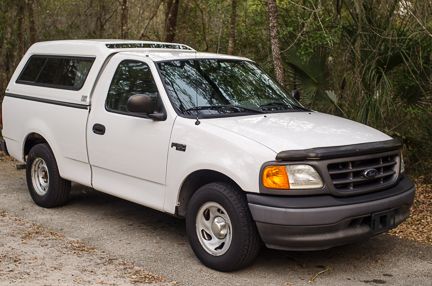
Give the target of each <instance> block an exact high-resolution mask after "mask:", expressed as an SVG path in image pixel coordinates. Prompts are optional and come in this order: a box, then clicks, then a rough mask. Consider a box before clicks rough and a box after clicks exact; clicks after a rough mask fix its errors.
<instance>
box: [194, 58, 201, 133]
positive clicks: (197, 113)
mask: <svg viewBox="0 0 432 286" xmlns="http://www.w3.org/2000/svg"><path fill="white" fill-rule="evenodd" d="M194 64H195V65H196V64H197V63H196V62H194ZM195 108H196V121H195V125H200V124H201V122H200V120H199V110H198V92H195Z"/></svg>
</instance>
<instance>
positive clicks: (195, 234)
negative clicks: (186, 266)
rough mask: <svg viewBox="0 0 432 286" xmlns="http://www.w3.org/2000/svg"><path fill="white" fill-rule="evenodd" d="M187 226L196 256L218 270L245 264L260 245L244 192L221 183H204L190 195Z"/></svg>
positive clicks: (253, 257)
mask: <svg viewBox="0 0 432 286" xmlns="http://www.w3.org/2000/svg"><path fill="white" fill-rule="evenodd" d="M186 229H187V234H188V238H189V242H190V244H191V247H192V249H193V251H194V252H195V254H196V256H197V257H198V258H199V259H200V260H201V262H202V263H203V264H204V265H206V266H208V267H210V268H213V269H216V270H219V271H234V270H238V269H241V268H243V267H246V266H247V265H249V264H251V263H252V262H253V260H254V259H255V257H256V256H257V255H258V252H259V249H260V246H261V242H260V239H259V235H258V233H257V230H256V226H255V222H254V221H253V220H252V217H251V215H250V212H249V208H248V206H247V202H246V198H245V196H244V194H243V193H242V191H240V190H239V189H238V188H237V187H235V186H233V185H231V184H227V183H223V182H220V183H211V184H208V185H205V186H203V187H201V188H200V189H199V190H198V191H197V192H196V193H195V194H194V195H193V196H192V198H191V200H190V201H189V204H188V209H187V215H186Z"/></svg>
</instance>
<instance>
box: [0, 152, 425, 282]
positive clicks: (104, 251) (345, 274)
mask: <svg viewBox="0 0 432 286" xmlns="http://www.w3.org/2000/svg"><path fill="white" fill-rule="evenodd" d="M0 214H3V215H2V216H0V231H1V233H0V251H1V252H0V277H1V278H0V285H11V284H14V285H26V283H30V281H31V282H32V283H31V284H32V285H73V284H77V285H80V284H84V285H96V284H101V285H103V284H105V283H111V284H108V285H127V284H139V283H144V282H156V283H159V284H167V283H169V284H176V285H363V286H364V285H383V284H386V285H432V246H430V245H427V244H420V243H416V242H412V241H407V240H403V239H399V238H396V237H393V236H389V235H380V236H378V237H375V238H373V239H370V240H368V241H365V242H363V243H359V244H355V245H350V246H344V247H339V248H335V249H331V250H326V251H319V252H302V253H296V252H282V251H273V250H268V249H265V250H263V251H262V252H261V254H260V257H259V258H258V260H257V261H256V263H255V264H254V265H253V266H251V267H249V268H247V269H245V270H242V271H238V272H235V273H219V272H216V271H213V270H210V269H208V268H206V267H204V266H202V265H201V264H200V263H199V261H197V259H196V258H195V256H194V254H193V253H192V250H191V249H190V248H189V246H188V243H187V239H186V236H185V230H184V221H182V220H179V219H176V218H173V217H171V216H169V215H166V214H162V213H159V212H156V211H153V210H151V209H148V208H145V207H142V206H139V205H136V204H133V203H130V202H126V201H124V200H121V199H117V198H114V197H111V196H108V195H105V194H102V193H99V192H96V191H93V190H90V189H87V188H84V187H82V186H78V185H76V186H74V187H73V194H72V200H71V202H70V203H69V204H68V205H67V206H65V207H62V208H57V209H42V208H39V207H37V206H36V205H35V204H33V202H32V200H31V198H30V196H29V194H28V191H27V188H26V185H25V174H24V171H18V170H16V169H15V162H13V161H10V160H4V159H3V160H2V159H1V158H0ZM32 228H36V234H33V235H32V234H31V233H32V231H31V229H32ZM38 228H39V232H38V231H37V229H38ZM42 229H43V230H44V231H41V230H42ZM47 231H48V233H51V235H52V236H53V237H50V234H48V235H45V234H40V232H43V233H45V232H47ZM26 233H30V235H29V236H26V235H25V234H26ZM38 233H39V234H38ZM14 236H15V237H14ZM74 243H75V244H77V245H78V248H81V249H82V248H83V249H84V250H85V251H81V252H80V251H78V250H76V249H75V253H74V247H73V245H74ZM71 245H72V246H71ZM33 250H34V251H33ZM2 255H3V256H2ZM14 255H15V256H17V257H18V259H19V260H17V261H18V262H19V263H18V264H17V262H14V260H13V258H14ZM2 257H3V258H2ZM35 257H36V258H35ZM32 259H41V260H42V264H41V265H42V266H41V265H39V267H37V266H35V265H34V264H33V262H32ZM15 264H17V265H18V266H16V267H15V266H13V265H15ZM58 265H60V266H58ZM52 267H54V268H52ZM56 267H57V269H56ZM87 270H88V271H87ZM19 271H21V272H19ZM44 271H45V272H46V271H50V272H49V273H51V274H49V275H44ZM19 273H21V275H24V276H25V277H28V279H27V280H25V279H24V280H19V279H18V278H19V277H20V275H19ZM23 273H25V274H23ZM151 273H153V274H151ZM80 275H81V276H80ZM17 277H18V278H17ZM77 277H79V278H77ZM146 277H147V278H146ZM140 279H141V280H140ZM146 279H149V280H146ZM59 281H60V282H61V283H59ZM172 281H174V282H172Z"/></svg>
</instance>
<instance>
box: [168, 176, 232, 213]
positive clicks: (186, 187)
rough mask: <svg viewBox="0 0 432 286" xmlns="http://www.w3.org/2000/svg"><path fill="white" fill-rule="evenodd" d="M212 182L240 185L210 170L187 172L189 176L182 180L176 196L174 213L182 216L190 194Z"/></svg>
mask: <svg viewBox="0 0 432 286" xmlns="http://www.w3.org/2000/svg"><path fill="white" fill-rule="evenodd" d="M212 182H227V183H230V184H233V185H235V186H237V187H238V188H240V186H239V185H238V184H237V183H236V182H234V181H233V180H232V179H231V178H229V177H228V176H226V175H224V174H222V173H219V172H216V171H212V170H199V171H195V172H193V173H191V174H189V176H187V178H186V179H185V180H184V181H183V184H182V186H181V189H180V194H179V197H178V206H177V209H176V214H177V215H178V216H180V217H184V216H185V215H186V210H187V206H188V202H189V200H190V198H191V197H192V195H193V194H194V193H195V192H196V191H197V190H198V189H199V188H200V187H202V186H204V185H206V184H209V183H212Z"/></svg>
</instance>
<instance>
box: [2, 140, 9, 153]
mask: <svg viewBox="0 0 432 286" xmlns="http://www.w3.org/2000/svg"><path fill="white" fill-rule="evenodd" d="M0 151H2V152H4V153H5V154H6V155H9V153H8V151H7V147H6V142H5V141H4V140H3V139H0Z"/></svg>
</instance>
